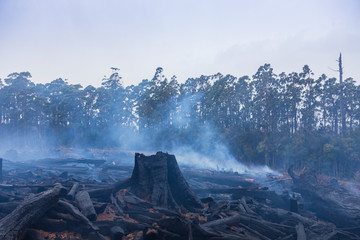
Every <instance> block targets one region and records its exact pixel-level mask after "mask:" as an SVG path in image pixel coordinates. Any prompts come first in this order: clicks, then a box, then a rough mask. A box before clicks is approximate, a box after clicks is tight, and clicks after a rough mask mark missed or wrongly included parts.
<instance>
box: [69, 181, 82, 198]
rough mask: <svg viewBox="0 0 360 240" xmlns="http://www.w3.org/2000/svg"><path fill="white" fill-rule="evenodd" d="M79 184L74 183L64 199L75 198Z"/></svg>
mask: <svg viewBox="0 0 360 240" xmlns="http://www.w3.org/2000/svg"><path fill="white" fill-rule="evenodd" d="M79 186H80V185H79V183H78V182H76V183H74V185H73V186H72V187H71V189H70V191H69V192H68V194H67V195H66V199H68V200H73V199H74V198H75V194H76V193H77V190H78V189H79Z"/></svg>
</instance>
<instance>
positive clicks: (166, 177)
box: [130, 152, 203, 210]
mask: <svg viewBox="0 0 360 240" xmlns="http://www.w3.org/2000/svg"><path fill="white" fill-rule="evenodd" d="M130 185H131V191H132V192H134V193H135V194H136V195H137V196H139V197H140V198H142V199H145V200H147V201H150V202H151V203H152V204H154V205H155V206H161V207H166V208H177V207H179V206H180V205H182V206H184V207H185V208H186V209H188V210H193V209H195V208H202V207H203V205H202V203H201V201H200V200H199V199H198V198H197V196H196V195H195V194H194V192H193V191H192V190H191V189H190V187H189V185H188V184H187V182H186V181H185V179H184V177H183V175H182V173H181V171H180V168H179V166H178V164H177V162H176V158H175V156H174V155H170V154H166V153H162V152H158V153H156V155H152V156H145V155H143V154H139V153H136V154H135V167H134V170H133V173H132V176H131V178H130Z"/></svg>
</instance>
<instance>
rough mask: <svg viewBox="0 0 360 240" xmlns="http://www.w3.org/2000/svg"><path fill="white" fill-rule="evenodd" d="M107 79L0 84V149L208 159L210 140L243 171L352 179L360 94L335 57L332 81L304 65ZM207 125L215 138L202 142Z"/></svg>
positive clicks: (359, 162)
mask: <svg viewBox="0 0 360 240" xmlns="http://www.w3.org/2000/svg"><path fill="white" fill-rule="evenodd" d="M112 71H113V72H112V74H111V75H110V76H109V77H104V79H102V86H101V87H98V88H95V87H93V86H87V87H82V86H81V85H79V84H69V83H68V82H67V81H66V80H63V79H61V78H60V79H56V80H54V81H52V82H50V83H46V84H35V83H33V82H32V81H31V80H30V79H31V74H30V73H28V72H20V73H12V74H10V75H8V77H7V78H5V79H4V80H1V79H0V120H1V121H0V123H1V124H0V131H1V136H2V138H3V139H2V140H3V141H2V144H4V142H6V141H4V140H6V138H9V139H13V140H12V143H11V144H13V145H16V146H27V145H31V144H34V143H39V144H40V143H42V142H52V143H53V144H54V145H55V146H58V147H60V146H81V147H99V148H105V147H120V148H121V147H125V146H124V142H125V143H126V140H127V139H128V138H129V136H131V135H136V134H142V135H144V136H146V138H145V141H147V142H148V145H147V146H148V147H151V148H153V149H156V148H158V147H160V146H161V147H162V148H165V149H170V148H172V147H176V146H177V145H178V144H181V145H191V146H192V147H193V148H195V149H197V150H199V151H206V149H207V148H205V147H204V144H202V142H204V141H203V139H204V137H208V138H209V139H207V140H210V141H207V142H210V143H211V142H213V143H216V142H220V141H221V142H225V143H226V144H227V146H228V147H229V149H230V151H231V153H232V154H233V155H234V156H235V158H236V159H238V160H239V161H242V162H246V163H248V164H266V165H268V166H270V167H273V168H276V169H286V168H287V167H289V166H290V165H295V167H296V168H297V169H301V168H303V167H304V166H308V167H312V168H314V169H316V170H317V171H318V172H320V173H324V174H328V175H332V176H339V177H349V178H350V177H357V176H358V175H359V172H358V169H359V166H360V86H359V85H357V84H356V82H355V80H354V79H352V78H346V79H343V73H342V62H341V55H340V57H339V79H336V78H329V77H327V76H326V75H325V74H322V75H320V76H319V77H314V73H313V72H312V70H311V69H310V67H309V66H307V65H305V66H304V67H303V68H302V71H301V72H299V73H297V72H292V73H284V72H282V73H280V74H276V73H275V72H274V71H273V69H272V67H271V66H270V64H265V65H263V66H260V67H259V69H258V71H257V72H256V73H255V74H254V75H253V76H251V77H249V76H242V77H235V76H232V75H222V74H220V73H217V74H214V75H209V76H205V75H202V76H200V77H196V78H189V79H187V80H186V81H185V82H184V83H179V82H178V81H177V78H176V76H172V77H171V78H169V79H168V78H166V77H165V76H164V71H163V69H162V68H161V67H159V68H157V69H156V71H155V74H154V76H153V78H152V79H150V80H143V81H142V82H140V83H139V84H138V85H131V86H126V87H125V86H123V85H122V81H121V76H120V74H119V69H117V68H112ZM205 126H211V129H212V131H214V132H216V134H212V135H208V136H204V134H203V133H204V132H203V131H202V130H201V129H204V127H205ZM121 139H123V140H124V139H125V141H121ZM207 144H208V143H207ZM139 146H140V145H139ZM132 147H134V146H132ZM135 147H136V146H135ZM207 147H211V146H207ZM140 150H141V149H140Z"/></svg>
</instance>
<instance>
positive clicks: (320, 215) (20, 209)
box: [0, 153, 360, 239]
mask: <svg viewBox="0 0 360 240" xmlns="http://www.w3.org/2000/svg"><path fill="white" fill-rule="evenodd" d="M158 154H159V153H158ZM158 154H157V155H154V156H152V157H153V158H152V160H151V159H148V157H146V156H144V155H137V157H136V159H137V158H138V160H139V162H140V163H141V162H145V161H147V162H148V163H146V164H144V165H142V164H140V165H139V164H138V165H139V166H138V167H136V164H135V169H138V170H135V171H134V166H125V165H120V164H116V163H115V162H113V161H105V160H102V159H99V160H97V159H79V158H48V159H40V160H34V161H27V162H15V161H9V160H6V159H4V160H3V161H2V164H3V170H2V183H1V184H0V218H1V220H0V239H360V237H359V235H360V228H359V227H358V226H359V225H358V220H359V218H360V211H359V208H360V203H359V202H358V200H359V199H358V197H357V196H356V195H354V194H353V193H351V191H349V189H348V188H346V186H347V185H346V183H342V182H340V181H338V182H336V181H335V183H334V181H333V180H332V179H327V180H326V179H325V180H324V178H323V179H322V181H320V180H319V178H318V177H317V176H315V178H313V177H314V176H313V175H311V173H308V172H304V173H301V174H300V175H299V174H294V173H293V172H290V173H291V174H290V176H289V175H288V174H286V173H285V174H281V175H270V174H269V175H263V176H254V175H246V174H238V173H230V172H219V171H210V170H197V169H192V168H186V167H181V168H179V170H180V171H177V168H178V167H177V163H176V160H175V163H174V162H173V161H172V160H171V159H170V160H171V161H170V162H169V161H168V160H169V156H170V157H171V156H173V155H168V154H163V155H161V154H162V153H161V154H160V155H158ZM159 156H160V157H159ZM163 159H165V160H164V161H165V162H166V161H168V162H167V164H168V165H163ZM166 159H167V160H166ZM174 159H175V157H174ZM143 160H144V161H143ZM156 161H157V163H158V165H155V166H153V162H156ZM170 165H171V167H168V166H170ZM139 169H140V170H139ZM172 169H175V170H172ZM136 172H137V174H136ZM164 172H166V173H164ZM173 176H176V179H174V178H173ZM182 176H183V177H184V179H185V181H182V179H183V178H182ZM307 181H308V182H307ZM179 189H181V190H179ZM352 189H353V188H352ZM314 191H315V193H320V195H319V194H318V195H316V194H315V193H314ZM323 195H329V196H330V197H323ZM18 216H21V217H18ZM25 216H26V217H25ZM345 219H346V221H345ZM9 229H10V230H9Z"/></svg>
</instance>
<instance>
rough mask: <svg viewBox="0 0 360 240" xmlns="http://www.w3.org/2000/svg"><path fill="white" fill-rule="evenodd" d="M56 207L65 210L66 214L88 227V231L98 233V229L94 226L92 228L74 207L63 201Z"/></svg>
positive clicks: (88, 221) (87, 220)
mask: <svg viewBox="0 0 360 240" xmlns="http://www.w3.org/2000/svg"><path fill="white" fill-rule="evenodd" d="M57 207H59V208H60V209H61V210H63V211H64V210H65V211H66V212H68V213H70V214H71V215H73V216H74V217H75V218H76V219H78V220H79V221H81V222H82V223H84V224H85V225H86V226H88V227H89V228H90V229H92V230H94V231H98V230H99V228H97V227H96V226H94V225H93V224H92V223H91V222H90V220H89V219H88V218H87V217H85V216H84V214H82V213H81V212H80V210H79V209H77V208H76V207H75V206H74V205H72V204H70V203H67V202H65V201H63V200H59V202H58V204H57Z"/></svg>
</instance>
